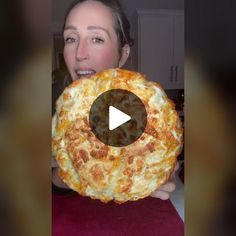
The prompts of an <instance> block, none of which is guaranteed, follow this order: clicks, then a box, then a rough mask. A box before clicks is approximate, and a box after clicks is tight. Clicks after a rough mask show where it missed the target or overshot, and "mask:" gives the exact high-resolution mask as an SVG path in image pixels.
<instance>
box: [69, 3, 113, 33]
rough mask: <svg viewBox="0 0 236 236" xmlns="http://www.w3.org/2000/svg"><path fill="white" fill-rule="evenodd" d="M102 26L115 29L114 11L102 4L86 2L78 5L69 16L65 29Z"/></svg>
mask: <svg viewBox="0 0 236 236" xmlns="http://www.w3.org/2000/svg"><path fill="white" fill-rule="evenodd" d="M77 24H78V25H80V24H84V25H100V26H101V27H105V28H108V29H109V28H114V17H113V13H112V10H111V9H110V8H109V7H107V6H105V5H104V4H103V3H101V2H97V1H92V0H89V1H85V2H82V3H79V4H77V5H76V6H75V7H74V8H73V9H72V10H71V11H70V13H69V14H68V17H67V19H66V24H65V27H67V26H68V25H75V26H76V25H77Z"/></svg>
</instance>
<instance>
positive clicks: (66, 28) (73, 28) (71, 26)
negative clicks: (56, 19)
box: [64, 25, 77, 30]
mask: <svg viewBox="0 0 236 236" xmlns="http://www.w3.org/2000/svg"><path fill="white" fill-rule="evenodd" d="M69 29H72V30H77V28H76V27H75V26H73V25H68V26H66V27H65V28H64V30H69Z"/></svg>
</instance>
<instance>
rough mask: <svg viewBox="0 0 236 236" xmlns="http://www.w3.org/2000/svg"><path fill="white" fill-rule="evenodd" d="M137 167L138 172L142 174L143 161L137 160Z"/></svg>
mask: <svg viewBox="0 0 236 236" xmlns="http://www.w3.org/2000/svg"><path fill="white" fill-rule="evenodd" d="M136 166H137V172H140V171H141V170H142V169H143V161H142V160H137V161H136Z"/></svg>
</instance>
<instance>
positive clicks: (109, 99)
mask: <svg viewBox="0 0 236 236" xmlns="http://www.w3.org/2000/svg"><path fill="white" fill-rule="evenodd" d="M146 124H147V112H146V109H145V106H144V104H143V103H142V101H141V99H140V98H139V97H138V96H136V95H135V94H133V93H131V92H129V91H127V90H123V89H112V90H108V91H106V92H104V93H102V94H101V95H100V96H98V97H97V98H96V100H95V101H94V102H93V104H92V106H91V108H90V112H89V125H90V127H91V129H92V131H93V133H94V134H95V136H96V137H97V138H98V139H99V140H100V141H101V142H103V143H104V144H107V145H109V146H113V147H124V146H127V145H129V144H131V143H133V142H135V141H136V140H137V139H138V138H139V137H140V136H141V135H142V133H143V132H144V130H145V127H146Z"/></svg>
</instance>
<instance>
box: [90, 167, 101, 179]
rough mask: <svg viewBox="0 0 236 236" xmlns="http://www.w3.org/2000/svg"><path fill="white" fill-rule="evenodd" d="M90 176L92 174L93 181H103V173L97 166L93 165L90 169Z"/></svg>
mask: <svg viewBox="0 0 236 236" xmlns="http://www.w3.org/2000/svg"><path fill="white" fill-rule="evenodd" d="M91 174H92V177H93V179H94V181H101V180H103V179H104V174H103V171H102V169H101V167H100V166H99V165H98V164H96V165H94V166H93V167H92V168H91Z"/></svg>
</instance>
